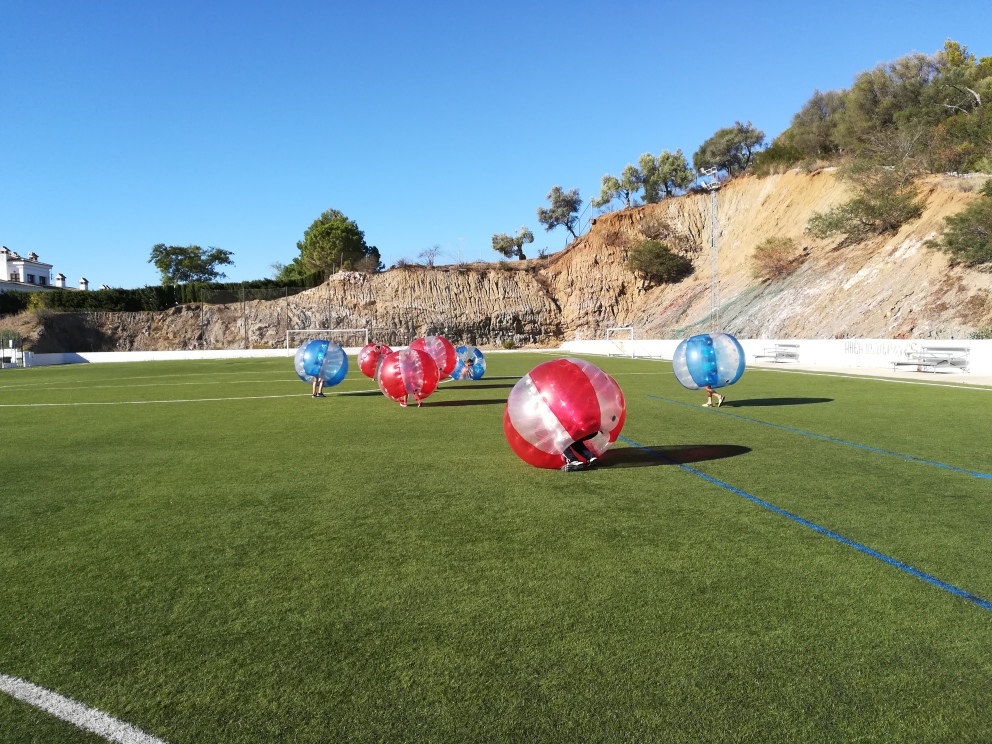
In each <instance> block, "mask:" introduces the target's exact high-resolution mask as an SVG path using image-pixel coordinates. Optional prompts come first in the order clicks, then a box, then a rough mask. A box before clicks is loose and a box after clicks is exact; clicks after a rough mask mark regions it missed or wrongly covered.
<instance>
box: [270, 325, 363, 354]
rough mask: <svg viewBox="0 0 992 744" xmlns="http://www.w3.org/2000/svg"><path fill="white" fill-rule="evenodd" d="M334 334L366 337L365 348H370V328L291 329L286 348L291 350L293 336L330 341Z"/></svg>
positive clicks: (288, 333)
mask: <svg viewBox="0 0 992 744" xmlns="http://www.w3.org/2000/svg"><path fill="white" fill-rule="evenodd" d="M332 333H357V334H362V335H364V336H365V343H364V344H362V345H363V346H368V343H369V329H368V328H290V329H289V330H288V331H286V348H287V349H291V348H292V347H291V346H290V336H291V335H293V334H296V335H300V336H306V335H310V336H326V337H327V338H328V340H330V335H331V334H332Z"/></svg>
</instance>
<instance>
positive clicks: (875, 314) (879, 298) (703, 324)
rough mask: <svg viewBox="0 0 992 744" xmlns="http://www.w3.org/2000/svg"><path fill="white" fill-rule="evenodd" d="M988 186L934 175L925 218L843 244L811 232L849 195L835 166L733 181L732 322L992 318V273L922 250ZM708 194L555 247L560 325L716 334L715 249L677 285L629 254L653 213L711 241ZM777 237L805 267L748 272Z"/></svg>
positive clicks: (763, 331)
mask: <svg viewBox="0 0 992 744" xmlns="http://www.w3.org/2000/svg"><path fill="white" fill-rule="evenodd" d="M981 183H982V181H981V180H979V179H969V180H968V181H964V180H962V179H955V178H949V177H935V178H931V179H929V180H928V181H927V182H926V183H925V184H924V191H925V194H926V209H925V211H924V213H923V215H922V216H921V217H920V219H918V220H914V221H913V222H911V223H909V224H907V225H905V226H904V227H903V228H902V229H901V230H900V231H899V232H898V233H897V234H894V235H889V236H884V237H880V238H876V239H873V240H869V241H866V242H863V243H858V244H854V245H848V246H844V247H840V246H839V241H833V242H826V241H814V240H811V239H810V238H809V237H808V236H806V235H804V232H803V231H804V229H805V227H806V224H807V222H808V221H809V218H810V217H811V216H812V214H813V212H815V211H823V210H826V209H828V208H830V207H832V206H834V205H836V204H837V203H838V202H841V201H843V200H844V199H845V198H846V191H845V188H844V186H843V184H841V183H839V182H838V180H837V178H836V177H835V175H834V174H833V173H832V172H819V173H816V174H813V175H807V174H803V173H799V172H789V173H786V174H782V175H778V176H770V177H768V178H763V179H759V178H743V179H739V180H736V181H733V182H731V183H729V184H727V185H726V186H724V187H723V188H722V189H721V190H720V191H719V193H718V197H717V204H718V213H719V217H720V225H721V231H720V233H719V240H718V247H719V259H720V260H719V267H720V299H721V319H722V327H723V329H724V330H726V331H727V332H729V333H733V334H734V335H736V336H740V337H741V338H840V337H849V336H850V337H868V338H954V337H957V338H961V337H963V336H967V335H968V334H969V333H970V332H972V331H973V330H975V329H976V328H981V327H987V326H989V325H992V274H989V273H984V272H979V271H974V270H968V269H964V268H951V267H950V266H949V264H948V260H947V258H946V256H945V255H943V254H941V253H939V252H936V251H933V250H930V249H927V248H926V247H925V246H924V242H925V241H926V240H928V239H929V238H931V237H934V236H935V235H937V234H938V233H939V232H940V231H941V230H942V229H943V223H944V220H943V218H944V217H946V216H947V215H949V214H954V213H955V212H958V211H960V210H961V209H963V208H964V207H965V206H966V205H967V204H968V202H969V201H970V200H971V199H973V198H975V196H974V194H973V193H969V192H967V191H965V190H962V189H963V188H964V189H968V190H969V191H971V190H973V189H975V187H977V186H980V185H981ZM709 201H710V199H709V196H708V195H689V196H685V197H682V198H679V199H672V200H670V201H668V202H663V203H662V204H658V205H650V206H645V207H640V208H638V209H631V210H625V211H623V212H619V213H615V214H612V215H606V216H604V217H602V218H600V219H599V220H597V224H596V225H595V226H594V228H593V229H592V230H591V231H590V233H589V234H588V235H586V236H583V238H582V239H580V240H578V241H576V243H575V244H574V245H573V246H572V247H570V248H569V249H567V250H566V251H563V252H562V253H560V254H558V255H556V256H555V258H554V261H553V262H552V264H551V266H550V267H549V268H548V270H547V272H546V273H547V275H548V277H549V279H550V280H551V291H552V292H553V293H554V294H555V296H556V297H557V299H558V301H559V304H560V306H561V311H562V325H563V327H565V328H566V329H568V332H571V333H574V334H575V335H576V336H577V337H602V329H603V328H604V327H607V326H610V325H624V326H626V325H632V326H634V327H635V328H636V329H637V330H638V337H642V336H643V337H646V338H647V337H650V338H672V337H679V336H683V335H687V334H691V333H693V332H699V331H702V330H707V329H708V321H709V315H710V291H709V278H710V270H709V250H708V245H707V247H705V248H704V249H703V250H702V251H701V252H700V253H699V254H698V255H697V256H696V258H695V260H694V265H695V268H696V271H695V273H694V274H693V275H692V276H691V277H689V278H688V279H686V280H685V281H683V282H680V283H679V284H675V285H666V286H661V287H648V286H647V285H645V283H643V282H639V281H637V280H636V279H635V278H634V277H632V276H631V274H630V273H629V272H628V271H627V270H626V268H625V266H624V261H625V260H626V256H627V251H628V246H629V245H630V241H631V239H632V237H630V236H634V235H635V234H636V232H637V227H638V225H639V224H640V223H641V222H642V221H643V220H645V219H650V217H651V216H652V215H655V214H664V215H667V217H668V218H669V219H670V220H672V222H673V223H675V224H678V225H681V226H682V227H683V229H684V230H686V231H687V232H688V233H689V234H691V235H692V236H693V237H694V238H695V239H696V240H698V241H699V243H700V244H703V243H706V244H708V227H707V225H708V221H709V210H710V207H709ZM618 235H619V238H618ZM624 237H627V239H626V240H624ZM770 237H786V238H792V239H793V240H795V241H796V243H797V244H798V245H799V246H803V247H804V249H805V251H804V263H803V265H802V267H801V268H800V269H799V270H798V271H796V272H795V273H793V274H792V275H791V276H789V277H788V278H786V279H783V280H777V281H771V282H768V281H760V280H757V279H755V278H753V277H752V276H751V273H750V258H751V256H752V255H753V253H754V249H755V247H756V246H757V245H758V244H760V243H761V242H762V241H764V240H765V239H767V238H770Z"/></svg>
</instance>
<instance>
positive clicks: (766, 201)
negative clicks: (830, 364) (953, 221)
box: [0, 171, 992, 352]
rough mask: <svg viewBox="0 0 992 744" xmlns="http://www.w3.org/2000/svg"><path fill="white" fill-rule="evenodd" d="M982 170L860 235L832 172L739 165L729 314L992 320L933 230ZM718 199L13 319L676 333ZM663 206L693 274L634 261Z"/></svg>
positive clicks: (531, 335) (528, 335)
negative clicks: (502, 252)
mask: <svg viewBox="0 0 992 744" xmlns="http://www.w3.org/2000/svg"><path fill="white" fill-rule="evenodd" d="M979 185H980V181H978V180H977V179H975V180H972V181H969V182H966V181H963V180H961V179H953V178H946V177H934V178H931V179H929V180H927V181H926V182H925V184H924V190H925V194H926V209H925V211H924V213H923V215H922V217H921V218H920V219H918V220H914V221H913V222H911V223H909V224H907V225H906V226H904V227H903V228H902V229H901V230H900V231H899V232H898V233H897V234H894V235H889V236H883V237H880V238H876V239H872V240H869V241H866V242H863V243H858V244H855V245H847V246H843V247H841V246H839V243H838V241H834V242H827V241H812V240H810V239H809V238H808V237H807V236H805V235H804V232H803V231H804V229H805V227H806V224H807V222H808V221H809V218H810V216H811V215H812V214H813V212H815V211H823V210H825V209H828V208H829V207H831V206H834V205H836V204H837V203H839V202H840V201H842V200H843V199H845V198H846V190H845V187H844V185H843V184H842V183H840V182H839V181H838V180H837V178H836V176H835V174H834V173H832V172H828V171H822V172H819V173H815V174H812V175H808V174H804V173H799V172H789V173H785V174H782V175H777V176H770V177H767V178H763V179H759V178H753V177H748V178H742V179H738V180H735V181H733V182H731V183H728V184H726V185H725V186H724V187H723V188H722V189H721V190H720V192H719V193H718V198H717V202H718V211H719V217H720V225H721V231H720V234H719V241H718V245H719V256H720V262H719V266H720V277H721V281H720V293H721V303H722V307H721V315H722V326H723V328H724V329H725V330H727V331H728V332H730V333H733V334H735V335H737V336H740V337H742V338H743V337H746V338H761V337H766V338H791V337H795V338H837V337H876V338H890V337H891V338H896V337H898V338H952V337H956V338H961V337H964V336H967V335H968V334H969V333H971V332H972V331H973V330H975V329H976V328H983V327H988V326H992V274H989V273H985V272H980V271H974V270H967V269H963V268H959V267H958V268H952V267H950V266H949V264H948V261H947V258H946V256H944V255H943V254H941V253H939V252H935V251H932V250H929V249H927V248H926V247H925V246H924V242H925V241H926V240H927V239H928V238H930V237H933V236H934V235H936V234H937V233H939V232H940V231H941V230H942V228H943V218H944V217H946V216H947V215H949V214H953V213H955V212H958V211H960V210H961V209H963V208H964V207H965V206H966V205H967V204H968V202H969V201H970V200H971V199H974V198H975V195H974V194H973V193H968V191H967V190H966V189H967V188H969V187H970V188H971V189H972V190H973V189H974V187H976V186H979ZM709 204H710V200H709V197H708V196H706V195H687V196H684V197H679V198H676V199H671V200H668V201H666V202H663V203H661V204H654V205H648V206H643V207H638V208H634V209H628V210H624V211H622V212H616V213H613V214H609V215H604V216H602V217H600V218H599V219H597V220H596V224H595V225H594V226H593V228H592V229H591V230H590V232H589V233H587V234H586V235H583V236H582V237H580V238H579V239H578V240H576V241H575V243H574V244H573V245H572V246H570V247H569V248H567V249H566V250H564V251H562V252H560V253H558V254H555V255H554V256H552V257H551V258H550V259H549V260H547V261H530V262H527V263H526V264H518V263H514V264H513V265H512V266H511V267H510V268H509V269H507V268H500V266H499V264H490V265H488V266H479V265H472V266H445V267H438V268H433V269H427V268H410V269H396V270H392V271H389V272H386V273H383V274H378V275H375V276H365V275H361V274H356V273H351V272H343V273H341V274H337V275H335V276H333V277H331V279H330V280H328V281H327V282H326V283H325V284H324V285H322V286H320V287H317V288H315V289H312V290H308V291H306V292H304V293H302V294H299V295H296V296H294V297H290V298H288V299H283V300H275V301H257V302H248V303H246V304H245V305H243V306H242V305H240V304H236V305H213V306H211V305H207V306H206V307H204V308H200V307H199V306H184V307H178V308H174V309H173V310H170V311H167V312H162V313H92V314H83V313H61V314H50V315H45V316H35V315H32V314H23V315H21V316H17V317H15V318H5V319H4V320H3V321H0V325H2V326H3V327H5V328H14V329H17V330H21V331H22V333H23V334H24V335H25V336H27V337H28V338H29V340H30V345H31V346H33V348H34V350H35V351H38V352H44V351H84V350H92V351H96V350H108V351H109V350H145V349H194V348H230V347H239V346H244V345H250V346H254V347H265V346H280V345H282V344H284V343H285V338H286V330H287V329H290V328H312V329H318V328H368V329H370V331H371V333H372V335H373V336H374V337H375V338H376V339H380V340H382V341H384V342H386V343H393V344H399V343H406V342H408V341H409V340H411V339H412V338H414V337H416V336H418V335H423V334H429V333H440V334H444V335H447V336H448V337H450V338H452V339H454V340H459V341H465V342H468V343H475V344H478V345H498V344H502V343H504V342H505V341H507V340H512V341H513V342H514V343H515V344H517V345H522V344H551V343H556V342H557V341H560V340H562V339H568V338H593V337H601V335H602V333H603V329H605V328H606V327H609V326H616V325H622V326H628V325H631V326H634V327H635V328H636V329H637V330H638V336H639V337H655V338H664V337H675V336H682V335H686V334H689V333H692V332H695V331H700V330H705V329H706V328H707V327H708V320H709V312H710V293H709V276H710V271H709V251H708V248H707V247H705V246H706V244H707V243H708V225H709V217H710V213H709V209H710V207H709ZM659 215H664V216H666V217H667V218H668V219H669V220H670V221H671V222H672V223H673V224H675V225H677V226H679V227H680V228H681V229H682V230H683V231H685V232H687V233H688V234H689V235H691V236H692V237H693V239H694V240H695V241H696V242H698V243H699V245H700V246H701V247H702V248H703V249H702V250H701V251H700V252H699V254H698V255H697V256H696V257H695V259H694V266H695V269H696V271H695V273H694V274H693V275H692V276H690V277H689V278H688V279H686V280H685V281H683V282H680V283H679V284H675V285H664V286H651V285H649V284H648V283H646V282H644V281H642V280H640V279H638V278H637V277H635V276H634V275H633V274H631V272H630V271H629V270H628V269H627V268H626V259H627V254H628V252H629V250H630V247H631V246H632V245H633V244H635V243H636V242H637V241H638V240H640V239H641V236H640V231H639V227H640V226H641V225H642V224H643V221H644V220H648V221H650V220H652V219H654V218H656V217H657V216H659ZM769 237H787V238H792V239H793V240H795V241H796V242H797V244H798V245H800V246H802V247H803V248H804V252H803V256H804V263H803V264H802V266H801V267H800V268H799V269H798V270H797V271H796V272H795V273H793V274H792V275H791V276H789V277H787V278H785V279H782V280H776V281H770V282H769V281H761V280H758V279H755V278H753V277H752V276H751V273H750V262H749V260H750V257H751V255H752V254H753V252H754V249H755V247H756V246H757V245H758V244H760V243H761V242H762V241H763V240H765V239H766V238H769Z"/></svg>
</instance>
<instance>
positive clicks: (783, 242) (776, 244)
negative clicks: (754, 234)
mask: <svg viewBox="0 0 992 744" xmlns="http://www.w3.org/2000/svg"><path fill="white" fill-rule="evenodd" d="M803 260H804V257H803V255H802V254H801V253H800V252H799V249H798V248H797V247H796V241H794V240H793V239H792V238H768V240H766V241H764V242H763V243H761V244H760V245H759V246H758V247H757V248H755V249H754V255H753V256H751V276H753V277H754V278H755V279H769V280H770V279H782V278H783V277H786V276H788V275H789V274H791V273H792V272H793V271H795V270H796V269H798V268H799V267H800V266H802V265H803Z"/></svg>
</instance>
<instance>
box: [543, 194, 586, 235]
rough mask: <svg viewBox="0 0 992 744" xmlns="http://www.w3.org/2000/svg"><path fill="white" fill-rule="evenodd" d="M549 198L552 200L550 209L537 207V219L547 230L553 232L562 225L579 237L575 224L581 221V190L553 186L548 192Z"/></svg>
mask: <svg viewBox="0 0 992 744" xmlns="http://www.w3.org/2000/svg"><path fill="white" fill-rule="evenodd" d="M547 199H548V201H549V202H551V206H550V207H549V208H548V209H545V208H544V207H538V208H537V221H538V222H540V223H541V224H542V225H544V229H545V231H546V232H551V231H552V230H554V229H555V228H556V227H559V226H560V227H564V228H565V229H566V230H568V231H569V232H570V233H571V234H572V237H573V238H577V237H579V236H578V235H576V234H575V225H576V224H577V223H578V221H579V210H580V209H581V208H582V199H581V198H580V197H579V190H578V189H572V190H571V191H565V190H563V189H562V187H561V186H553V187H552V188H551V191H549V192H548V197H547Z"/></svg>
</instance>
